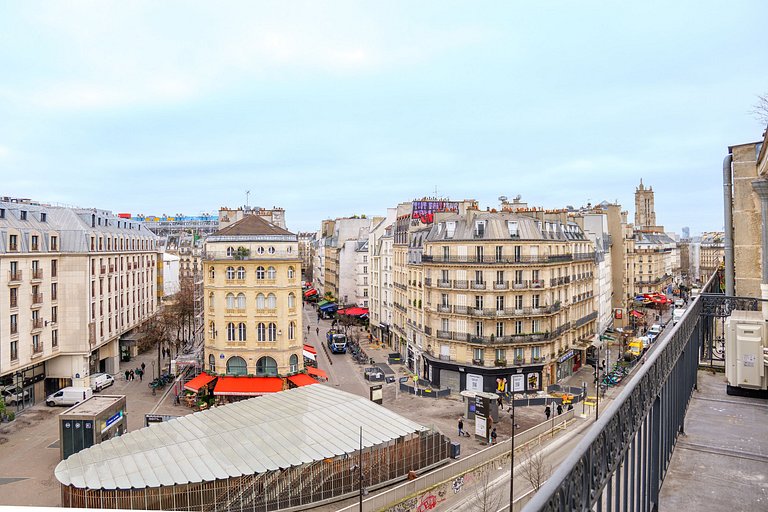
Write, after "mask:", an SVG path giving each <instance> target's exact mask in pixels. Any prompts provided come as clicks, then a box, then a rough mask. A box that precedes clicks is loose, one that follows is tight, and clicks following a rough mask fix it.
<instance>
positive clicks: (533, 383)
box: [527, 373, 539, 391]
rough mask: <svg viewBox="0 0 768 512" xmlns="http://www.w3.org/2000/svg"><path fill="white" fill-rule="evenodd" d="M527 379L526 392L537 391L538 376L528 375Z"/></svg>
mask: <svg viewBox="0 0 768 512" xmlns="http://www.w3.org/2000/svg"><path fill="white" fill-rule="evenodd" d="M527 377H528V391H537V390H538V389H539V374H538V373H529V374H528V375H527Z"/></svg>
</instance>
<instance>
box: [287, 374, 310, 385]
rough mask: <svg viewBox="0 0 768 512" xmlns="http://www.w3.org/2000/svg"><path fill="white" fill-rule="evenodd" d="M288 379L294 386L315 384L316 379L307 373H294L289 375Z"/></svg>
mask: <svg viewBox="0 0 768 512" xmlns="http://www.w3.org/2000/svg"><path fill="white" fill-rule="evenodd" d="M288 380H289V381H291V384H293V385H294V386H296V387H300V386H309V385H310V384H317V381H316V380H315V379H313V378H312V377H310V376H309V375H307V374H305V373H297V374H296V375H291V376H290V377H288Z"/></svg>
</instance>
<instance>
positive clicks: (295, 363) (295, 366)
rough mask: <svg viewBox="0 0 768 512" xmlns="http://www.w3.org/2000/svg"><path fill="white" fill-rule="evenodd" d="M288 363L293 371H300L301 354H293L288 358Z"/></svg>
mask: <svg viewBox="0 0 768 512" xmlns="http://www.w3.org/2000/svg"><path fill="white" fill-rule="evenodd" d="M288 365H289V367H290V372H291V373H296V372H298V371H299V356H297V355H296V354H291V358H290V359H289V360H288Z"/></svg>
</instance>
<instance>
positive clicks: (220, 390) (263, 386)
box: [213, 377, 283, 396]
mask: <svg viewBox="0 0 768 512" xmlns="http://www.w3.org/2000/svg"><path fill="white" fill-rule="evenodd" d="M282 390H283V379H281V378H280V377H219V380H218V382H216V387H215V388H213V394H214V395H230V396H259V395H263V394H265V393H276V392H278V391H282Z"/></svg>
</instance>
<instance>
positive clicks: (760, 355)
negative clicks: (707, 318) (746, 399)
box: [725, 311, 768, 395]
mask: <svg viewBox="0 0 768 512" xmlns="http://www.w3.org/2000/svg"><path fill="white" fill-rule="evenodd" d="M766 338H768V327H767V326H766V322H765V319H764V318H763V315H762V313H761V312H759V311H734V312H733V314H731V316H730V317H728V319H727V320H726V321H725V377H726V380H727V381H728V387H727V390H726V391H727V393H728V394H729V395H753V394H762V393H761V392H768V377H767V376H766V373H768V372H767V371H766V370H767V368H766V366H768V340H767V339H766Z"/></svg>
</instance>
